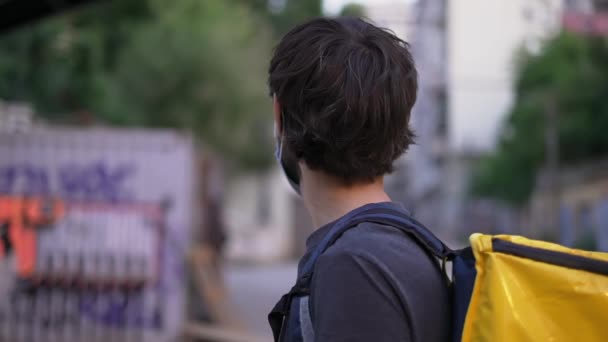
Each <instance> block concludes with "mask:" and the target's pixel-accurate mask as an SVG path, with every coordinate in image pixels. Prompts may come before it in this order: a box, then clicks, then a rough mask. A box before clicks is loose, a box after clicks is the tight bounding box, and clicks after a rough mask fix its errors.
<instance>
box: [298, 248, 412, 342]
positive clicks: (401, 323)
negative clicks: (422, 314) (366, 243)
mask: <svg viewBox="0 0 608 342" xmlns="http://www.w3.org/2000/svg"><path fill="white" fill-rule="evenodd" d="M310 309H311V311H312V316H313V328H314V332H315V342H329V341H331V342H346V341H348V342H358V341H361V342H363V341H365V342H368V341H374V342H382V341H391V342H394V341H412V337H411V324H410V320H409V317H410V312H409V310H408V309H407V305H406V306H404V305H403V304H402V303H400V301H399V300H398V296H397V294H396V293H395V290H394V287H393V286H391V281H390V279H388V278H387V276H386V274H385V273H383V272H382V271H381V269H380V267H379V266H378V265H377V264H376V263H374V262H372V261H370V260H367V259H366V257H365V256H362V255H354V254H352V253H348V252H345V251H339V252H337V253H326V254H324V255H322V256H321V257H320V258H319V259H318V260H317V264H316V267H315V274H314V279H313V286H312V294H311V307H310Z"/></svg>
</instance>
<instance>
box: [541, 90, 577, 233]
mask: <svg viewBox="0 0 608 342" xmlns="http://www.w3.org/2000/svg"><path fill="white" fill-rule="evenodd" d="M545 155H546V157H545V158H546V166H545V167H546V170H547V177H548V185H549V194H550V198H549V207H550V212H551V217H550V218H549V220H548V221H549V222H548V223H549V226H550V227H552V229H555V228H559V230H560V242H561V243H563V244H566V245H568V244H570V243H572V239H571V237H572V231H571V230H572V226H571V225H570V224H569V222H563V220H562V208H561V207H562V203H561V181H560V161H559V159H560V158H559V155H560V150H559V115H558V112H557V99H556V98H555V95H554V94H553V93H550V94H549V95H548V96H547V97H546V99H545Z"/></svg>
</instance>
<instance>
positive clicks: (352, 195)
mask: <svg viewBox="0 0 608 342" xmlns="http://www.w3.org/2000/svg"><path fill="white" fill-rule="evenodd" d="M302 196H303V198H304V203H305V205H306V208H307V209H308V212H309V213H310V216H311V217H312V221H313V224H314V225H315V227H316V228H319V227H322V226H323V225H325V224H327V223H329V222H332V221H335V220H337V219H339V218H340V217H342V216H344V215H346V214H347V213H348V212H350V211H352V210H354V209H356V208H359V207H361V206H364V205H366V204H370V203H381V202H390V200H391V199H390V197H389V196H388V195H387V194H386V192H385V191H384V180H383V178H382V177H379V178H378V179H376V180H375V181H374V182H371V183H363V184H354V185H350V186H345V185H343V184H340V183H338V182H336V180H335V179H333V178H332V177H329V176H327V175H325V174H323V173H321V172H317V171H311V170H308V169H306V170H305V171H304V172H302Z"/></svg>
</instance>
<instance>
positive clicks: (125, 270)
mask: <svg viewBox="0 0 608 342" xmlns="http://www.w3.org/2000/svg"><path fill="white" fill-rule="evenodd" d="M193 156H194V153H193V147H192V144H191V142H190V140H189V139H188V138H185V137H183V136H180V135H178V134H175V133H172V132H166V131H155V132H149V131H140V130H136V131H132V130H105V129H89V130H77V131H76V130H71V129H45V130H40V131H34V132H31V133H27V134H13V135H6V134H5V135H0V238H1V239H0V242H1V243H0V265H1V266H0V273H1V274H0V279H1V280H0V283H2V284H0V291H5V294H3V295H2V296H1V297H0V298H3V299H2V300H0V340H1V341H12V340H28V341H45V340H48V337H50V336H54V337H56V338H60V339H67V340H81V338H80V337H81V336H91V337H99V338H109V339H110V340H112V341H114V340H117V341H163V342H164V341H174V340H178V339H179V333H180V328H181V326H182V324H183V321H184V318H185V288H184V286H185V283H186V282H185V279H184V277H185V274H184V255H185V252H186V248H187V242H188V241H189V238H190V230H191V228H192V226H193V224H194V221H195V211H194V210H193V207H192V206H193V205H194V203H195V201H194V199H195V196H196V194H195V193H194V189H195V188H196V186H195V184H194V172H193V171H194V169H193V168H194V162H193ZM47 202H48V203H47ZM32 217H33V218H40V219H36V220H35V219H32ZM45 336H46V337H45Z"/></svg>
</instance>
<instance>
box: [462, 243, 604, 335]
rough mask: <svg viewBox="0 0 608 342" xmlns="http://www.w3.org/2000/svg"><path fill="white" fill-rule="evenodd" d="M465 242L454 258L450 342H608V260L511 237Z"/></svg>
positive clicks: (595, 255)
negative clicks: (453, 332) (469, 244)
mask: <svg viewBox="0 0 608 342" xmlns="http://www.w3.org/2000/svg"><path fill="white" fill-rule="evenodd" d="M470 242H471V247H470V249H469V248H467V249H465V250H462V251H456V252H455V256H454V257H453V258H451V259H453V262H454V263H453V290H454V292H453V295H454V304H455V305H454V310H455V312H454V313H455V315H454V318H455V322H454V323H455V329H456V330H455V336H454V340H455V341H457V340H461V341H465V342H490V341H492V342H502V341H517V342H523V341H552V342H608V253H599V252H588V251H582V250H576V249H571V248H566V247H563V246H560V245H557V244H553V243H548V242H542V241H535V240H530V239H526V238H524V237H520V236H509V235H497V236H490V235H482V234H473V235H472V236H471V238H470ZM458 321H460V322H458ZM459 330H461V331H462V333H461V335H460V331H459ZM459 336H461V338H459Z"/></svg>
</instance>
